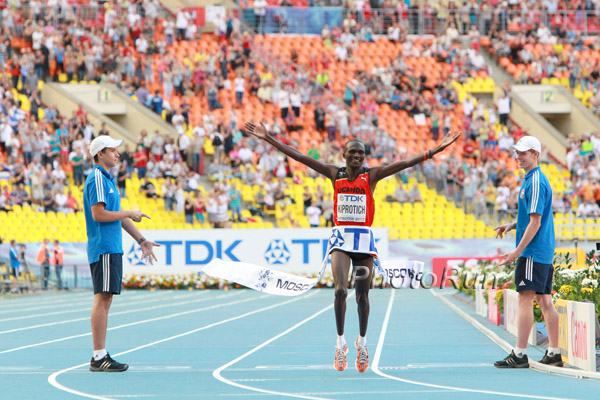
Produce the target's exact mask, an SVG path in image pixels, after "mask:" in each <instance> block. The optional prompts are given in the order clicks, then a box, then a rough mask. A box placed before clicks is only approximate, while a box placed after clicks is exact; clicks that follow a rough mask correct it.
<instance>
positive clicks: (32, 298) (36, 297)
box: [0, 289, 91, 307]
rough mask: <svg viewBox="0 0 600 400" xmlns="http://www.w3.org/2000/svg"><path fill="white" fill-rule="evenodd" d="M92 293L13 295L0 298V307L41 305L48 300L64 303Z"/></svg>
mask: <svg viewBox="0 0 600 400" xmlns="http://www.w3.org/2000/svg"><path fill="white" fill-rule="evenodd" d="M90 292H91V289H83V290H81V291H77V292H72V291H69V292H56V293H53V292H39V291H38V292H35V293H31V294H26V295H22V296H20V295H18V296H14V297H13V296H12V295H8V296H9V297H0V307H3V306H8V305H9V303H15V304H17V305H27V304H35V303H39V302H42V301H44V300H46V299H49V298H51V299H53V300H56V301H63V300H66V299H73V298H78V297H85V296H87V295H88V293H90Z"/></svg>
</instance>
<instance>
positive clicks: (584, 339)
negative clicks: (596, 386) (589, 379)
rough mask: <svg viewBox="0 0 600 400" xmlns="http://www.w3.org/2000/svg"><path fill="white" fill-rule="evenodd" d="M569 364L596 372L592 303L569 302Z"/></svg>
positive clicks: (594, 313) (594, 316)
mask: <svg viewBox="0 0 600 400" xmlns="http://www.w3.org/2000/svg"><path fill="white" fill-rule="evenodd" d="M567 313H568V318H569V320H568V321H569V322H568V324H569V325H568V335H569V337H568V346H569V364H571V365H573V366H575V367H579V368H581V369H584V370H586V371H596V346H595V340H596V337H595V336H596V333H595V329H596V324H595V322H594V319H595V318H596V312H595V310H594V304H593V303H580V302H577V301H569V302H568V303H567Z"/></svg>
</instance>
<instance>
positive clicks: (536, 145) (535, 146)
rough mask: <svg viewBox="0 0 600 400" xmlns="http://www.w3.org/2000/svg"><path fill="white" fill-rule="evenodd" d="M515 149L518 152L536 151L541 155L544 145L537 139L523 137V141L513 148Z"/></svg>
mask: <svg viewBox="0 0 600 400" xmlns="http://www.w3.org/2000/svg"><path fill="white" fill-rule="evenodd" d="M513 149H514V150H517V151H527V150H535V151H537V152H538V153H541V152H542V144H541V143H540V141H539V140H538V139H537V138H536V137H533V136H523V137H522V138H521V140H519V141H518V142H517V144H515V145H514V146H513Z"/></svg>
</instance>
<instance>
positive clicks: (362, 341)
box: [358, 336, 367, 346]
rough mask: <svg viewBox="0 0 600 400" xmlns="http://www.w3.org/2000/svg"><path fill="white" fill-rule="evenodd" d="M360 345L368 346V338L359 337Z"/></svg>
mask: <svg viewBox="0 0 600 400" xmlns="http://www.w3.org/2000/svg"><path fill="white" fill-rule="evenodd" d="M358 345H359V346H366V345H367V337H366V336H358Z"/></svg>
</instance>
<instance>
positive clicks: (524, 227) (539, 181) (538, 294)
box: [494, 136, 563, 368]
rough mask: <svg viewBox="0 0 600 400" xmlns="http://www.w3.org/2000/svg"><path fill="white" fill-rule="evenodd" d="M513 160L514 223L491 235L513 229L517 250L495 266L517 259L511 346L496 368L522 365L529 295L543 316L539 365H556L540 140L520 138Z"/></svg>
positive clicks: (550, 229) (550, 233)
mask: <svg viewBox="0 0 600 400" xmlns="http://www.w3.org/2000/svg"><path fill="white" fill-rule="evenodd" d="M514 150H515V153H516V157H517V162H518V164H519V167H520V168H523V169H524V170H525V172H526V175H525V178H524V179H523V186H522V187H521V190H520V191H519V213H518V215H517V222H513V223H511V224H506V225H502V226H499V227H497V228H495V231H496V237H497V238H502V237H503V236H504V234H505V233H506V232H508V231H510V230H511V229H515V228H516V230H517V234H516V237H517V238H516V244H517V248H516V249H515V250H514V251H512V252H510V253H508V254H505V255H504V259H502V260H501V261H500V265H508V264H511V263H513V262H514V261H516V262H517V267H516V269H515V285H516V286H517V292H518V293H519V316H518V322H517V346H516V347H515V348H514V350H513V351H512V352H511V353H510V354H509V355H508V357H506V358H505V359H504V360H501V361H497V362H495V363H494V366H496V367H498V368H528V367H529V359H528V358H527V339H528V337H529V333H530V332H531V327H532V325H533V299H535V300H536V301H537V303H538V304H539V306H540V307H541V309H542V313H543V314H544V321H545V322H546V328H547V330H548V342H549V344H548V350H547V351H546V354H545V355H544V358H543V359H542V360H541V361H540V362H541V363H544V364H548V365H554V366H558V367H562V365H563V362H562V358H561V355H560V349H559V348H558V313H557V311H556V309H555V308H554V304H553V303H552V295H551V291H552V275H553V274H554V267H553V266H552V262H553V261H554V245H555V242H554V221H553V219H552V188H551V187H550V183H549V182H548V178H546V176H545V175H544V174H543V173H542V171H541V170H540V167H539V166H538V157H539V156H540V153H541V151H542V145H541V144H540V141H539V140H538V139H536V138H535V137H533V136H524V137H522V138H521V140H519V142H518V143H517V144H516V145H515V146H514Z"/></svg>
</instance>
